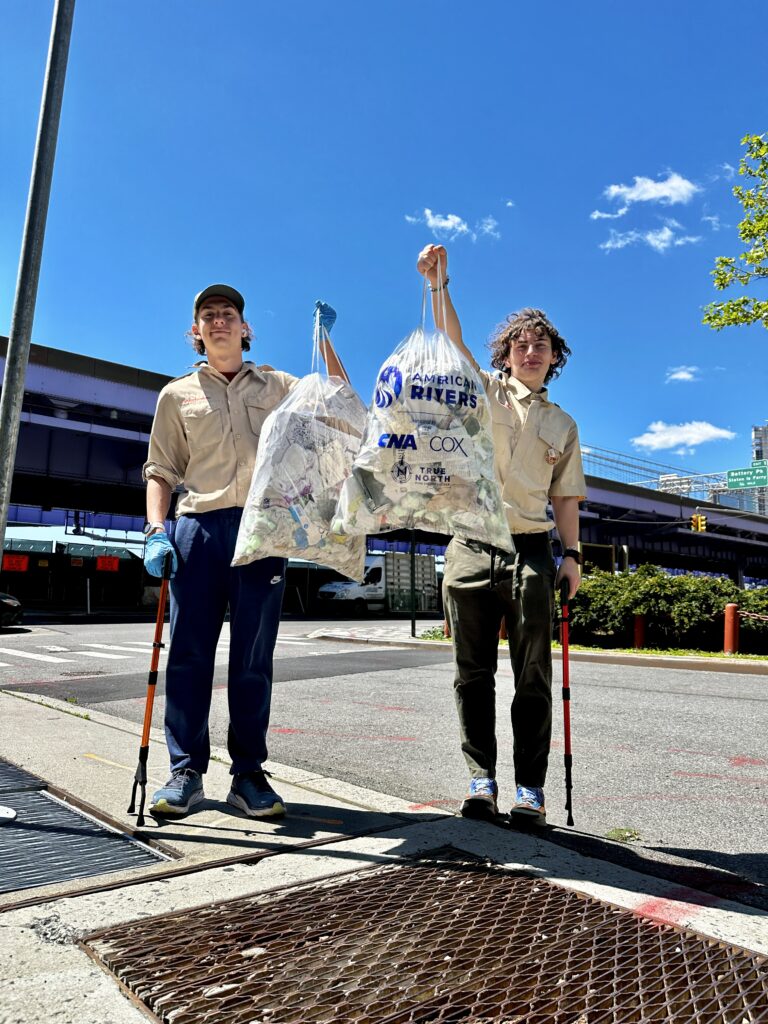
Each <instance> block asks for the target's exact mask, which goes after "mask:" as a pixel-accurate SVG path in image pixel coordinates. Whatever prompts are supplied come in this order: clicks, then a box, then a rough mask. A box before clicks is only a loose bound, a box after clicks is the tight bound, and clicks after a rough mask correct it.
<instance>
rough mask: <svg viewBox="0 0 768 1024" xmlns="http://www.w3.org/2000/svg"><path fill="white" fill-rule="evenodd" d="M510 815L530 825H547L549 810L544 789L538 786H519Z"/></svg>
mask: <svg viewBox="0 0 768 1024" xmlns="http://www.w3.org/2000/svg"><path fill="white" fill-rule="evenodd" d="M509 813H510V816H511V817H512V819H513V820H514V819H515V818H518V819H519V820H520V821H521V822H522V821H523V820H525V823H526V824H530V825H546V823H547V811H546V808H545V806H544V790H543V789H540V788H539V787H538V786H518V787H517V794H516V796H515V802H514V804H513V805H512V809H511V810H510V812H509Z"/></svg>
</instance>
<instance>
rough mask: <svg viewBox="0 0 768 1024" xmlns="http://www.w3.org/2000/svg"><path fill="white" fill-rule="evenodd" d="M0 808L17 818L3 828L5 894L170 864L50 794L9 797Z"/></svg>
mask: <svg viewBox="0 0 768 1024" xmlns="http://www.w3.org/2000/svg"><path fill="white" fill-rule="evenodd" d="M41 785H45V783H41ZM0 802H2V803H3V804H6V805H8V806H9V807H12V808H13V809H14V810H15V811H16V815H17V816H16V819H15V820H14V821H11V822H8V823H7V824H5V825H2V826H0V893H5V892H18V891H19V890H21V889H31V888H34V887H36V886H39V885H51V884H52V883H54V882H68V881H71V880H72V879H74V878H88V877H90V876H92V875H101V874H104V873H106V872H110V871H126V870H128V869H130V868H138V867H144V866H146V865H152V864H157V862H158V860H165V859H166V858H165V857H163V856H162V855H159V854H155V853H154V852H153V851H151V850H150V849H149V848H148V847H146V846H144V845H143V844H142V843H138V842H136V841H135V840H133V839H130V838H129V837H128V836H126V835H123V834H122V833H120V832H116V831H113V830H112V829H110V828H107V827H106V826H105V825H103V824H102V823H101V822H100V821H96V820H95V819H94V818H91V817H88V816H87V815H86V814H84V813H83V812H81V811H78V810H75V809H74V808H72V807H70V806H69V805H68V804H65V803H63V802H62V801H60V800H57V799H56V797H54V796H51V795H50V794H49V793H43V792H35V791H31V790H29V789H27V790H21V789H19V790H16V791H14V792H8V791H5V792H3V794H2V801H0Z"/></svg>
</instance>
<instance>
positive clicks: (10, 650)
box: [0, 647, 72, 664]
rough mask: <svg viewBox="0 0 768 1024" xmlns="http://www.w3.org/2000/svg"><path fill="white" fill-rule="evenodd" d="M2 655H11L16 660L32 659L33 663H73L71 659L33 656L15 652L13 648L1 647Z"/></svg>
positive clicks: (24, 652)
mask: <svg viewBox="0 0 768 1024" xmlns="http://www.w3.org/2000/svg"><path fill="white" fill-rule="evenodd" d="M0 654H11V655H13V656H14V657H15V658H30V659H31V660H32V661H48V662H52V663H54V664H64V662H66V661H72V659H71V658H54V657H52V655H50V654H32V652H31V651H14V650H13V648H9V647H0Z"/></svg>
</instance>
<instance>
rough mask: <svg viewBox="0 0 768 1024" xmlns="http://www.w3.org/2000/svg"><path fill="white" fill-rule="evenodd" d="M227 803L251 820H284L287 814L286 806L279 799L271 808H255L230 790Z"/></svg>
mask: <svg viewBox="0 0 768 1024" xmlns="http://www.w3.org/2000/svg"><path fill="white" fill-rule="evenodd" d="M227 803H228V804H231V805H232V806H233V807H237V809H238V810H239V811H242V812H243V814H247V815H248V817H249V818H282V817H283V816H284V815H285V813H286V807H285V804H284V803H283V801H282V800H280V799H279V798H278V799H276V800H275V802H274V803H273V804H272V806H271V807H259V808H254V807H251V806H249V804H248V803H247V802H246V801H245V799H244V798H243V797H241V796H239V795H238V794H237V793H233V792H232V791H231V790H230V791H229V793H228V794H227Z"/></svg>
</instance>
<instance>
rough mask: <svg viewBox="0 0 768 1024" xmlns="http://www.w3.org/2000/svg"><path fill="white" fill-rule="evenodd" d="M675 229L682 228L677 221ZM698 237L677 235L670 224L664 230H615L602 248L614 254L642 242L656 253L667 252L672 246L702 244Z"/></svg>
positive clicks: (601, 245)
mask: <svg viewBox="0 0 768 1024" xmlns="http://www.w3.org/2000/svg"><path fill="white" fill-rule="evenodd" d="M671 223H672V224H674V225H675V227H680V226H681V225H678V224H677V222H676V221H672V222H671ZM700 241H701V237H700V236H698V235H676V234H675V232H674V230H673V229H672V228H671V227H670V225H669V224H665V225H664V227H663V228H657V229H656V230H653V231H635V230H633V231H616V230H615V229H614V228H612V229H611V232H610V234H609V236H608V241H606V242H602V243H601V244H600V248H601V249H603V250H604V251H605V252H613V251H614V250H615V249H626V247H627V246H628V245H636V244H637V243H638V242H642V243H644V244H645V245H647V246H650V248H651V249H653V250H655V251H656V252H666V250H667V249H669V248H670V247H672V246H681V245H693V244H694V243H695V242H700Z"/></svg>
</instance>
